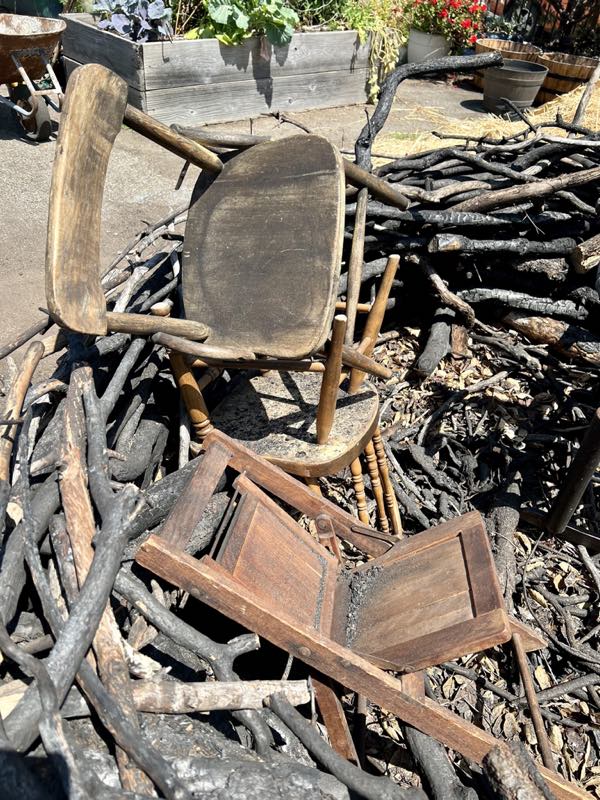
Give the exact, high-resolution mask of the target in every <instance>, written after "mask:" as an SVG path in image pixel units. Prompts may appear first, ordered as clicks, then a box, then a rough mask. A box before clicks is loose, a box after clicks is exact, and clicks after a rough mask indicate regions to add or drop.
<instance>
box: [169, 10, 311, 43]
mask: <svg viewBox="0 0 600 800" xmlns="http://www.w3.org/2000/svg"><path fill="white" fill-rule="evenodd" d="M297 25H298V15H297V14H296V12H295V11H294V10H293V9H292V8H290V6H289V5H288V4H287V3H286V2H285V0H208V2H207V3H206V5H205V15H204V16H203V18H202V19H201V21H200V24H198V25H197V26H196V27H194V28H191V29H190V30H188V31H187V32H186V33H185V38H186V39H207V38H212V37H214V38H216V39H218V40H219V41H220V42H222V43H223V44H227V45H235V44H240V43H241V42H243V41H244V39H247V38H249V37H250V36H257V35H258V36H266V38H267V39H268V40H269V41H270V42H271V44H274V45H285V44H287V43H288V42H289V41H290V40H291V38H292V34H293V33H294V30H295V29H296V26H297Z"/></svg>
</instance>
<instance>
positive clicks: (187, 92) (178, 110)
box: [146, 69, 367, 125]
mask: <svg viewBox="0 0 600 800" xmlns="http://www.w3.org/2000/svg"><path fill="white" fill-rule="evenodd" d="M366 82H367V70H364V69H357V70H356V71H355V72H352V73H349V72H344V71H339V70H337V71H333V72H318V73H314V74H312V75H305V74H304V75H285V76H283V77H281V78H274V79H268V80H259V81H256V83H255V91H248V81H230V82H227V83H216V84H209V85H204V86H202V85H195V86H182V87H174V88H172V89H154V90H153V91H151V92H147V93H146V103H147V108H146V111H147V113H148V114H151V115H152V116H153V117H156V119H158V120H160V121H161V122H164V123H166V124H168V125H170V124H171V123H173V122H176V123H180V124H182V125H198V124H204V123H212V122H229V121H233V120H237V119H247V118H248V117H258V116H260V115H261V114H265V113H271V112H276V111H306V110H308V109H313V108H331V107H333V106H345V105H352V104H353V103H364V102H365V99H366V91H365V86H366Z"/></svg>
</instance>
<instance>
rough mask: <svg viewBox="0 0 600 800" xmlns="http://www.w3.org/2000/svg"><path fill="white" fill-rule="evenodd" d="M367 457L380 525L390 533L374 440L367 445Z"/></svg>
mask: <svg viewBox="0 0 600 800" xmlns="http://www.w3.org/2000/svg"><path fill="white" fill-rule="evenodd" d="M365 458H366V460H367V469H368V470H369V477H370V478H371V488H372V489H373V494H374V495H375V502H376V503H377V517H378V519H379V527H380V528H381V530H382V532H383V533H388V532H389V530H390V526H389V523H388V518H387V514H386V511H385V500H384V497H383V489H382V488H381V480H380V478H379V465H378V464H377V456H376V455H375V448H374V446H373V442H372V441H371V442H369V443H368V444H367V445H366V447H365Z"/></svg>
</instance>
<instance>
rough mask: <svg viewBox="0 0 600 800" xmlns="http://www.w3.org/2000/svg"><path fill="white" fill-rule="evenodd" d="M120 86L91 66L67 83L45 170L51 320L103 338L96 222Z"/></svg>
mask: <svg viewBox="0 0 600 800" xmlns="http://www.w3.org/2000/svg"><path fill="white" fill-rule="evenodd" d="M126 93H127V86H126V84H125V82H124V81H122V80H121V78H119V77H117V75H115V74H114V73H111V72H109V71H108V70H106V69H105V68H104V67H102V66H99V65H98V64H86V65H85V66H84V67H81V68H80V69H78V70H77V71H76V72H75V74H74V75H73V76H72V77H71V79H70V81H69V86H68V88H67V91H66V94H65V102H64V107H63V111H62V119H61V125H60V128H59V131H58V140H57V147H56V158H55V161H54V167H53V170H52V186H51V189H50V209H49V212H48V239H47V245H46V301H47V304H48V309H49V311H50V315H51V316H52V318H53V319H54V321H55V322H58V323H59V324H60V325H62V326H63V327H66V328H70V329H71V330H73V331H79V332H81V333H89V334H92V333H93V334H105V333H106V332H107V322H106V300H105V298H104V292H103V291H102V287H101V285H100V221H101V212H102V197H103V193H104V181H105V178H106V170H107V167H108V161H109V157H110V152H111V150H112V146H113V142H114V140H115V138H116V136H117V134H118V132H119V131H120V129H121V122H122V120H123V112H124V110H125V103H126Z"/></svg>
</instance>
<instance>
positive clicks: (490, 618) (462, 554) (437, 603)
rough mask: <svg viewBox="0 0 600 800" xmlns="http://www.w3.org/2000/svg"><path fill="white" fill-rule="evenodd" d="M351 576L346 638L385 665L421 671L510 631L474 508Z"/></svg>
mask: <svg viewBox="0 0 600 800" xmlns="http://www.w3.org/2000/svg"><path fill="white" fill-rule="evenodd" d="M452 534H454V535H452ZM436 539H437V543H436ZM419 540H422V544H423V547H420V546H419V545H420V542H419ZM394 551H395V552H394ZM354 581H356V582H357V584H356V588H355V587H354V586H352V587H351V589H352V590H354V591H355V592H357V593H358V597H359V599H360V602H357V603H356V604H355V606H354V607H353V606H352V602H353V601H352V594H353V593H354V592H353V591H352V592H351V598H350V611H349V615H348V619H349V621H350V620H351V625H350V626H349V629H348V632H347V636H348V644H349V646H351V647H352V649H353V650H355V651H356V652H359V653H361V654H362V655H364V656H365V657H367V658H369V659H370V660H372V661H373V662H374V663H376V664H378V665H379V666H381V667H384V668H386V669H404V670H406V671H411V670H415V669H421V668H423V667H427V666H431V665H432V664H437V663H440V662H441V661H447V660H449V659H452V658H456V657H457V656H459V655H466V654H468V653H471V652H478V651H480V650H484V649H486V648H488V647H492V646H494V645H497V644H500V643H503V642H506V641H508V640H509V639H510V637H511V627H510V623H509V619H508V616H507V614H506V611H505V609H504V602H503V599H502V595H501V593H500V589H499V586H498V580H497V576H496V571H495V567H494V563H493V560H492V555H491V551H490V546H489V542H488V539H487V533H486V530H485V527H484V525H483V524H482V521H481V517H480V516H479V515H478V514H470V515H468V516H466V517H465V518H458V519H456V520H453V521H452V522H450V523H446V524H444V525H440V526H438V528H434V529H433V530H431V531H426V532H424V533H421V534H418V535H417V536H415V537H413V538H412V542H410V543H409V544H407V545H404V544H403V543H401V544H399V545H398V546H396V547H394V548H393V549H392V551H390V553H387V554H385V555H384V556H382V557H381V558H380V559H376V560H375V561H372V562H370V564H369V565H368V567H367V569H366V570H365V567H364V566H363V567H362V568H360V569H359V570H358V571H357V572H356V575H355V577H354ZM336 634H337V637H339V636H340V631H339V629H338V630H337V631H336Z"/></svg>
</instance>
